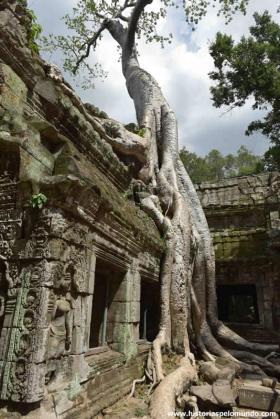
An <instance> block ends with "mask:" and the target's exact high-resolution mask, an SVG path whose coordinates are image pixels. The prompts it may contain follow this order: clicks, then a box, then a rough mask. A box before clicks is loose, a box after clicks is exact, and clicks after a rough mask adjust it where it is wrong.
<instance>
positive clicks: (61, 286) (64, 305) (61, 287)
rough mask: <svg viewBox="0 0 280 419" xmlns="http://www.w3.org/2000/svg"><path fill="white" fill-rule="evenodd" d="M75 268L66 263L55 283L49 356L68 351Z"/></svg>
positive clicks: (71, 324)
mask: <svg viewBox="0 0 280 419" xmlns="http://www.w3.org/2000/svg"><path fill="white" fill-rule="evenodd" d="M74 273H75V269H74V266H73V265H72V264H68V265H67V266H66V267H65V269H64V274H63V276H62V278H61V279H60V280H59V281H58V283H57V284H56V286H57V289H56V290H55V291H56V300H55V302H54V306H53V312H52V319H51V324H50V338H49V350H48V356H49V358H52V357H54V358H56V357H58V356H60V355H62V354H64V352H65V351H69V350H70V347H71V342H72V329H73V308H74V303H73V296H72V295H73V287H74V282H73V279H74Z"/></svg>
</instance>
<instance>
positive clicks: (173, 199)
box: [104, 0, 280, 419]
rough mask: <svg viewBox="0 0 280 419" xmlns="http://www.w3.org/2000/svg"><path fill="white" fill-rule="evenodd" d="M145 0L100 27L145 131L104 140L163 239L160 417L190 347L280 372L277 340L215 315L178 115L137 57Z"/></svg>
mask: <svg viewBox="0 0 280 419" xmlns="http://www.w3.org/2000/svg"><path fill="white" fill-rule="evenodd" d="M148 3H151V0H138V1H137V2H136V5H135V7H134V10H133V13H132V15H131V18H130V21H129V25H128V29H127V30H125V29H124V28H123V27H122V25H121V23H120V22H118V21H114V20H108V21H106V29H108V30H109V32H110V33H111V35H112V36H113V38H114V39H115V40H116V41H117V42H118V43H119V45H120V47H121V49H122V69H123V74H124V77H125V79H126V84H127V89H128V92H129V94H130V96H131V97H132V99H133V101H134V105H135V110H136V115H137V120H138V124H139V127H140V128H143V129H144V131H145V136H144V138H141V137H139V138H138V140H137V141H136V140H135V138H133V139H130V138H128V141H127V143H126V142H120V141H119V140H118V138H116V139H113V138H110V141H109V142H110V144H111V145H112V147H113V148H114V149H115V151H116V153H117V154H118V155H119V156H120V157H122V156H126V157H127V156H129V155H130V156H131V158H132V160H133V159H134V160H137V161H136V167H138V168H139V170H138V173H137V176H136V177H137V179H138V180H137V181H135V184H134V196H138V201H139V202H140V205H141V207H142V209H143V210H144V211H146V213H147V214H148V215H149V216H150V217H152V219H153V220H154V222H155V224H156V225H157V227H158V229H159V230H160V231H161V233H162V235H163V237H164V238H165V242H166V251H165V254H164V256H163V260H162V264H161V273H160V287H161V293H160V294H161V295H160V311H161V316H160V327H159V333H158V336H157V337H156V339H155V341H154V342H153V344H152V350H151V354H150V357H149V363H148V366H147V373H148V376H149V377H151V378H152V381H153V388H155V390H154V392H153V394H152V398H151V415H152V418H154V419H159V418H162V419H163V418H167V417H168V413H169V412H172V411H174V410H175V409H176V400H177V399H180V396H181V395H182V394H183V393H185V392H186V391H187V389H188V387H189V386H190V384H191V383H192V382H193V381H195V380H196V377H197V376H196V366H195V361H194V355H193V354H195V356H196V357H199V358H200V359H203V360H205V361H212V362H214V361H215V358H216V356H219V357H222V358H225V359H228V360H231V361H232V363H233V364H234V365H236V369H237V370H240V369H244V370H247V371H256V370H260V369H261V370H263V371H264V372H265V373H267V374H270V375H272V376H275V377H280V373H279V367H277V366H275V365H273V364H272V363H271V362H269V361H268V360H267V359H265V358H264V356H265V355H267V354H269V353H270V352H276V351H277V350H278V346H276V345H259V344H256V343H254V344H253V343H250V342H248V341H246V340H245V339H243V338H241V337H240V336H238V335H237V334H236V333H234V332H233V331H231V330H230V329H229V328H227V327H226V326H225V325H223V323H221V322H220V321H219V320H218V317H217V299H216V285H215V254H214V249H213V244H212V240H211V235H210V231H209V228H208V225H207V221H206V218H205V215H204V212H203V209H202V207H201V204H200V201H199V199H198V196H197V194H196V191H195V188H194V186H193V184H192V182H191V180H190V178H189V176H188V174H187V173H186V171H185V168H184V166H183V164H182V162H181V160H180V158H179V150H178V132H177V122H176V118H175V115H174V113H173V112H172V110H171V109H170V107H169V105H168V103H167V101H166V100H165V98H164V97H163V95H162V92H161V89H160V87H159V86H158V84H157V82H156V81H155V80H154V78H153V77H152V76H151V75H150V74H149V73H147V72H146V71H144V70H143V69H141V68H140V66H139V63H138V60H137V54H136V49H135V43H134V41H135V32H136V28H137V23H138V19H139V17H140V15H141V13H142V11H143V10H144V8H145V6H146V5H147V4H148ZM104 129H106V126H104ZM108 135H110V134H109V133H108ZM142 151H143V153H142ZM139 153H140V155H139ZM166 348H169V349H172V350H173V351H176V352H178V353H181V354H183V358H182V361H181V365H180V366H179V368H178V369H177V370H175V371H174V372H172V373H171V374H169V375H167V376H165V374H164V371H163V363H162V350H163V349H166ZM156 384H157V385H156Z"/></svg>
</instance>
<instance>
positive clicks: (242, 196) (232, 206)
mask: <svg viewBox="0 0 280 419" xmlns="http://www.w3.org/2000/svg"><path fill="white" fill-rule="evenodd" d="M279 181H280V175H279V173H278V172H274V173H262V174H259V175H251V176H242V177H238V178H231V179H224V180H222V181H220V182H218V183H215V184H214V183H213V184H211V183H202V184H201V185H198V186H197V192H198V194H199V196H200V199H201V202H202V205H203V208H204V210H205V213H206V217H207V220H208V224H209V227H210V230H211V232H212V237H213V242H214V247H215V254H216V278H217V285H218V289H219V285H222V286H236V287H240V289H241V286H251V287H252V286H253V287H255V290H256V307H255V309H257V312H258V314H257V318H256V319H255V320H254V322H253V323H252V322H250V320H249V321H247V324H246V321H245V320H244V319H243V320H242V319H240V321H238V319H236V320H235V321H233V320H228V321H229V322H230V323H231V327H232V328H233V329H235V330H236V331H237V332H238V333H240V334H241V335H242V336H244V337H246V338H247V339H248V340H253V341H262V342H267V343H269V342H270V343H272V342H275V343H280V335H279V333H277V331H278V332H279V330H280V302H279V298H278V297H277V296H279V295H280V280H279V273H280V264H279V248H280V247H279V243H280V240H279V237H280V230H279V220H280V217H279V214H280V198H279ZM232 292H233V291H232ZM223 320H226V321H227V319H223ZM242 322H243V324H242ZM244 323H245V324H244Z"/></svg>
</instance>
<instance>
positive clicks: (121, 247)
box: [0, 1, 164, 418]
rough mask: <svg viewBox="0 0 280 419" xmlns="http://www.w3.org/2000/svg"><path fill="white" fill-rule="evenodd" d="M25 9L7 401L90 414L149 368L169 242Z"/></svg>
mask: <svg viewBox="0 0 280 419" xmlns="http://www.w3.org/2000/svg"><path fill="white" fill-rule="evenodd" d="M26 19H27V17H26V14H25V10H24V8H21V6H20V5H19V3H18V2H13V1H12V2H10V1H9V2H1V5H0V94H1V96H0V281H1V287H0V334H1V339H0V375H1V381H0V399H1V401H2V406H3V409H5V406H6V407H7V409H8V411H9V410H15V411H20V412H25V411H28V410H31V411H32V410H34V412H35V413H34V415H35V416H34V417H36V418H38V417H46V416H44V415H46V414H47V413H46V412H48V415H49V416H48V417H57V416H59V417H60V416H63V417H64V415H67V417H74V416H75V414H76V415H77V416H76V417H83V418H87V417H93V415H94V414H95V413H97V412H99V411H100V410H101V409H102V408H103V407H105V406H108V405H110V404H111V403H113V402H114V401H115V400H117V399H118V398H120V397H121V396H122V395H124V394H126V393H127V392H128V391H129V390H130V388H131V383H132V381H133V379H134V378H136V377H137V378H138V377H139V376H141V373H142V366H143V360H144V358H145V357H146V355H147V352H148V349H149V345H147V343H146V342H147V339H149V340H151V339H153V338H154V336H155V334H156V333H157V327H158V322H157V313H156V308H155V307H156V305H155V304H154V302H155V300H156V301H158V278H159V264H160V258H161V254H162V252H163V249H164V243H163V242H162V239H161V238H160V235H159V233H158V230H157V229H156V227H155V225H154V223H153V222H152V220H151V219H150V218H149V217H148V216H146V215H145V214H144V213H143V212H142V211H141V210H140V209H139V208H138V207H137V206H136V205H135V204H134V203H132V202H131V201H129V200H128V199H127V197H126V193H127V192H126V191H127V190H128V186H129V184H130V182H131V174H130V171H129V170H128V168H127V166H125V165H124V164H123V163H122V162H121V161H120V160H119V158H118V157H117V156H116V155H115V154H114V152H113V151H112V148H111V146H110V145H108V144H107V143H106V142H105V141H104V136H105V135H106V133H105V131H104V129H103V128H102V125H101V124H100V123H99V122H98V121H99V117H100V116H102V117H103V118H104V114H102V115H99V114H98V112H97V111H96V110H95V109H94V107H90V106H86V105H83V104H82V102H81V101H80V100H79V98H78V97H76V95H75V94H74V92H73V91H72V89H71V88H70V87H69V86H68V85H67V84H66V82H64V81H63V79H62V77H61V75H60V73H59V71H58V70H57V69H55V68H54V67H50V66H49V65H48V64H46V63H45V62H44V61H43V60H41V59H40V58H39V57H38V55H37V54H35V53H33V52H32V51H31V50H30V49H29V48H28V42H27V39H26V37H27V34H26V30H25V24H26ZM147 289H148V290H149V292H147ZM141 290H142V292H141ZM140 299H141V301H140ZM131 359H132V360H133V362H132V361H130V360H131ZM11 406H12V407H11ZM69 412H70V413H69ZM55 415H57V416H55ZM68 415H69V416H68ZM7 417H9V416H8V415H7Z"/></svg>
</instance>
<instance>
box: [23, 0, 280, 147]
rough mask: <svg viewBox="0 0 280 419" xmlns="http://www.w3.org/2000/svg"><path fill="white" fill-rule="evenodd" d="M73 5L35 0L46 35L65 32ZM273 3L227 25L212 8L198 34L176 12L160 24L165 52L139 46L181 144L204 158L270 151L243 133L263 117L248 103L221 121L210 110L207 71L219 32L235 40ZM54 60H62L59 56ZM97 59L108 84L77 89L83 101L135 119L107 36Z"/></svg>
mask: <svg viewBox="0 0 280 419" xmlns="http://www.w3.org/2000/svg"><path fill="white" fill-rule="evenodd" d="M75 3H76V0H71V1H70V0H68V1H67V2H66V1H64V2H62V1H60V2H58V1H57V0H49V1H48V2H47V3H46V2H45V1H42V0H32V1H30V7H33V8H34V9H35V11H36V13H37V15H38V18H39V21H40V22H41V23H42V25H43V27H44V29H45V32H53V33H59V32H60V33H61V32H62V31H63V29H62V25H63V23H62V22H61V21H60V17H61V16H62V15H63V14H65V13H66V12H70V11H71V8H72V6H73V5H74V4H75ZM275 3H277V2H275V0H266V1H265V2H263V0H251V3H250V6H249V9H248V14H247V15H246V16H242V15H240V14H239V15H236V17H235V19H234V20H233V22H232V23H231V24H230V25H227V26H226V25H225V24H224V21H223V19H222V18H221V17H217V16H216V13H215V11H214V10H210V11H209V13H208V15H207V17H206V18H204V20H203V21H202V22H200V24H199V26H198V28H197V29H196V31H194V32H191V31H190V29H189V28H188V26H187V24H186V22H185V19H184V16H183V15H182V11H181V10H173V11H171V12H170V13H169V17H168V19H167V20H166V21H165V22H163V23H162V24H161V27H162V29H163V30H164V31H165V33H169V32H171V31H172V32H173V33H174V41H173V43H172V45H170V46H168V47H166V48H165V49H164V50H162V49H161V48H160V47H159V45H151V44H149V45H145V44H144V43H143V42H142V43H141V44H140V52H141V56H140V63H141V64H142V66H143V67H144V68H145V69H146V70H147V71H149V72H150V73H151V74H152V75H153V76H154V77H155V78H156V79H157V81H158V82H159V84H160V86H161V87H162V90H163V92H164V94H165V95H166V97H167V99H168V101H169V103H170V105H171V106H172V107H173V109H174V111H175V113H176V115H177V118H178V124H179V133H180V143H181V145H185V146H187V147H188V148H189V149H191V150H193V151H195V152H197V153H198V154H205V153H207V152H208V151H209V150H211V149H212V148H218V149H220V150H221V151H222V152H224V153H227V152H234V151H236V150H237V148H238V147H239V146H240V145H241V144H246V145H247V146H248V147H249V148H250V149H252V150H253V151H255V152H256V153H262V152H263V151H264V150H265V149H266V148H267V144H268V142H267V140H266V139H264V137H262V136H261V135H255V136H253V137H249V138H248V137H245V135H244V131H245V129H246V127H247V125H248V123H249V122H250V121H251V120H253V119H255V118H257V117H258V116H259V114H258V115H257V114H256V112H255V111H252V110H251V108H250V106H249V105H247V106H244V107H243V108H240V109H238V110H234V111H232V112H230V113H227V114H226V115H225V116H223V117H221V116H220V115H221V113H222V110H221V109H215V108H213V107H212V104H211V100H210V93H209V86H210V80H209V77H208V73H209V71H211V69H212V68H213V63H212V59H211V57H210V55H209V52H208V48H209V43H210V41H211V40H213V39H214V37H215V34H216V32H217V31H224V32H227V33H230V34H231V35H232V36H233V38H234V39H236V40H238V39H239V38H240V36H241V35H242V34H247V33H248V27H249V26H250V25H251V24H252V23H253V17H252V14H253V12H254V11H259V12H261V11H263V10H264V9H268V10H269V11H270V12H271V13H272V14H273V15H276V8H277V5H276V4H275ZM54 58H56V59H57V58H58V61H59V56H58V55H55V56H54ZM96 59H98V61H100V62H101V63H102V64H103V66H104V69H105V70H106V71H108V72H109V75H108V78H107V79H106V80H105V82H100V81H98V82H97V83H96V89H95V90H89V91H86V92H83V91H81V90H79V93H80V95H81V96H82V98H83V100H85V101H90V102H92V103H93V104H95V105H97V106H99V107H100V108H101V109H103V110H105V111H106V112H107V113H108V114H109V115H111V116H112V117H114V118H116V119H119V120H120V121H123V122H130V121H132V120H134V119H135V116H134V115H135V113H134V108H133V103H132V101H131V99H130V97H129V95H128V93H127V91H126V87H125V81H124V78H123V76H122V73H121V65H120V63H119V62H118V52H117V50H116V46H115V44H114V42H113V41H112V40H111V38H110V37H109V35H108V36H106V37H105V39H104V42H103V43H102V46H101V47H100V49H99V50H98V51H97V53H96Z"/></svg>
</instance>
